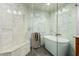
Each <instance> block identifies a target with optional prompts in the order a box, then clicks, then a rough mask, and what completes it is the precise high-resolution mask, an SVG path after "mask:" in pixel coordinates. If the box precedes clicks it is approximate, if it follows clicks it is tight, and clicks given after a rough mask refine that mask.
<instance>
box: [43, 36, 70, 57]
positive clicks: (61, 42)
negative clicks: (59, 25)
mask: <svg viewBox="0 0 79 59" xmlns="http://www.w3.org/2000/svg"><path fill="white" fill-rule="evenodd" d="M44 41H45V48H46V49H47V50H48V51H49V52H50V53H51V54H52V55H54V56H57V55H58V56H65V55H67V51H68V50H67V49H68V45H69V40H68V39H65V38H63V37H58V40H57V37H56V36H51V35H47V36H44ZM57 42H58V44H57ZM57 46H58V47H57Z"/></svg>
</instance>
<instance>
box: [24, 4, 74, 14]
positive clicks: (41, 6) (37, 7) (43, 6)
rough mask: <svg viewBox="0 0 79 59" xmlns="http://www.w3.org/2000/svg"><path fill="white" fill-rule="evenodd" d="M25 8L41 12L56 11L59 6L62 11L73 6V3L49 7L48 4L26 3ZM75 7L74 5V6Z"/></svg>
mask: <svg viewBox="0 0 79 59" xmlns="http://www.w3.org/2000/svg"><path fill="white" fill-rule="evenodd" d="M23 4H24V3H23ZM24 5H25V6H28V8H29V7H31V8H32V9H33V10H40V11H47V12H50V11H56V10H57V5H58V9H61V8H63V7H65V6H67V5H72V4H71V3H70V4H68V3H58V4H57V3H50V5H47V3H25V4H24ZM73 5H74V4H73Z"/></svg>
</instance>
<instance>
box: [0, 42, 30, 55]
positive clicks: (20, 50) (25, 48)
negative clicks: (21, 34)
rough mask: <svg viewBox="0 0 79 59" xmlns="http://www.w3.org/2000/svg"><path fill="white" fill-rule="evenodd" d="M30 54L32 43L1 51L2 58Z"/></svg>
mask: <svg viewBox="0 0 79 59" xmlns="http://www.w3.org/2000/svg"><path fill="white" fill-rule="evenodd" d="M29 52H30V43H29V42H24V43H22V44H20V45H16V46H11V48H7V49H2V50H0V56H25V55H26V54H28V53H29Z"/></svg>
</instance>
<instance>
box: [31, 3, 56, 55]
mask: <svg viewBox="0 0 79 59" xmlns="http://www.w3.org/2000/svg"><path fill="white" fill-rule="evenodd" d="M56 10H57V4H53V3H49V4H48V3H33V5H32V20H31V29H32V36H34V35H37V34H40V41H41V42H40V45H41V46H42V48H44V49H46V50H48V51H49V52H50V53H51V54H52V55H57V43H56V42H57V39H56V33H57V32H56V20H57V19H56V15H57V13H56V12H55V11H56ZM32 38H34V37H32ZM54 41H55V42H54ZM32 44H37V43H32ZM44 46H45V47H44ZM33 47H34V48H35V45H33ZM40 48H41V47H40Z"/></svg>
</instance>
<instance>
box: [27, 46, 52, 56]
mask: <svg viewBox="0 0 79 59" xmlns="http://www.w3.org/2000/svg"><path fill="white" fill-rule="evenodd" d="M27 56H52V54H50V53H49V52H48V51H47V50H46V49H45V48H44V47H40V48H37V49H32V50H31V51H30V53H29V54H28V55H27Z"/></svg>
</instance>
